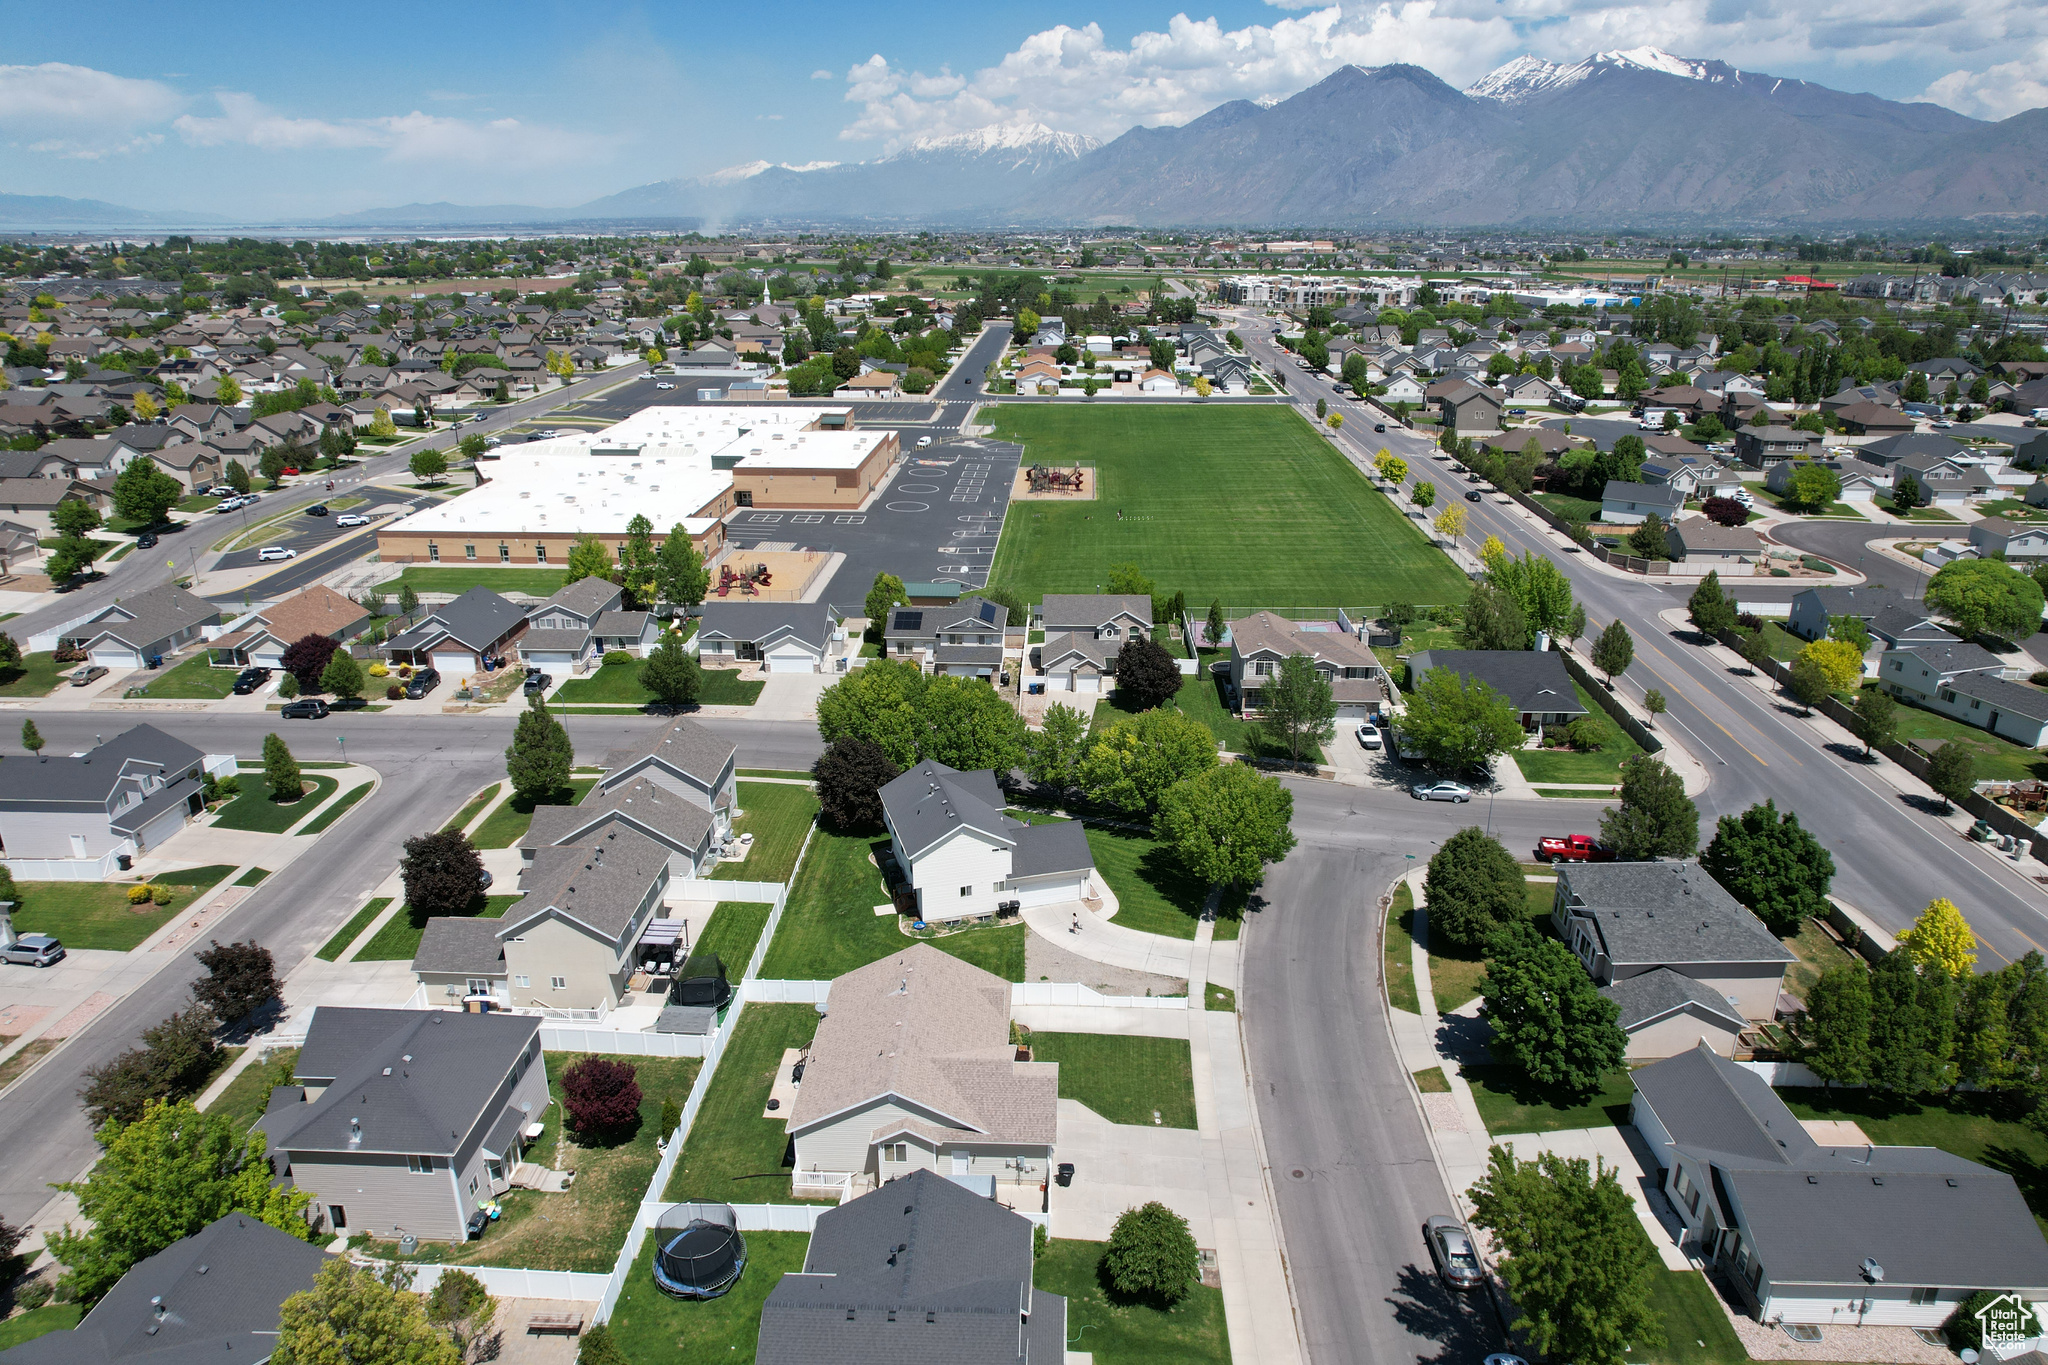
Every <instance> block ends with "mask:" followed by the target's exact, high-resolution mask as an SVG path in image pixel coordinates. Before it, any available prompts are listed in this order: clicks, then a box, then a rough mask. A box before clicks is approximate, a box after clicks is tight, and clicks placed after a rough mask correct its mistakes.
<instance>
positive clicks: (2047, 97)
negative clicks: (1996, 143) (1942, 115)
mask: <svg viewBox="0 0 2048 1365" xmlns="http://www.w3.org/2000/svg"><path fill="white" fill-rule="evenodd" d="M2044 69H2048V41H2043V42H2039V43H2036V44H2035V45H2034V50H2033V52H2032V53H2031V54H2029V55H2028V56H2027V57H2026V58H2025V59H2024V60H2021V61H2017V62H2001V63H1999V64H1998V65H1997V66H1992V67H1986V68H1985V69H1984V70H1982V71H1952V72H1950V73H1949V74H1948V75H1946V76H1943V77H1942V78H1941V79H1940V80H1937V81H1935V82H1934V83H1933V84H1931V85H1929V86H1928V87H1927V94H1926V95H1925V96H1924V97H1923V98H1926V99H1930V100H1932V101H1934V102H1935V103H1936V104H1945V105H1947V106H1948V107H1949V108H1951V109H1953V110H1955V111H1956V112H1957V113H1961V114H1969V115H1971V116H1973V117H1975V118H1988V119H2003V118H2011V117H2012V116H2013V115H2014V114H2018V113H2022V112H2024V111H2026V110H2028V109H2038V108H2040V107H2041V106H2042V105H2044V104H2048V78H2044V77H2043V75H2042V72H2043V70H2044Z"/></svg>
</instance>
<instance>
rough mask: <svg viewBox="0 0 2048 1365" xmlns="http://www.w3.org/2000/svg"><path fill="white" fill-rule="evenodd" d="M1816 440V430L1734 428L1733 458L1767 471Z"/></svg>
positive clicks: (1803, 452)
mask: <svg viewBox="0 0 2048 1365" xmlns="http://www.w3.org/2000/svg"><path fill="white" fill-rule="evenodd" d="M1820 442H1821V438H1820V435H1819V433H1817V432H1812V431H1796V430H1794V429H1793V428H1791V427H1738V428H1736V431H1735V458H1736V459H1737V460H1739V461H1741V462H1742V463H1743V464H1745V465H1747V466H1748V467H1749V468H1751V469H1761V470H1768V469H1770V467H1771V466H1772V465H1775V464H1780V463H1782V462H1784V461H1786V460H1797V459H1802V458H1804V457H1805V456H1806V455H1807V454H1808V453H1809V452H1810V451H1812V450H1813V449H1814V448H1816V447H1817V446H1819V445H1820ZM1603 519H1604V518H1603Z"/></svg>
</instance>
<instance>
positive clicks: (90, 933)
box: [14, 867, 234, 953]
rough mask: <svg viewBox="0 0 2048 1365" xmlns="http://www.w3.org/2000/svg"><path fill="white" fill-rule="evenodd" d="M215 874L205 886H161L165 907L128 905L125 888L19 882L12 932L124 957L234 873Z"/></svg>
mask: <svg viewBox="0 0 2048 1365" xmlns="http://www.w3.org/2000/svg"><path fill="white" fill-rule="evenodd" d="M233 871H234V869H233V868H232V867H222V868H219V869H217V875H216V876H214V877H213V878H212V880H209V881H207V882H206V883H204V884H203V885H200V884H193V885H173V884H172V883H170V882H165V883H164V885H165V886H166V887H167V888H168V889H169V890H170V892H171V899H170V903H169V904H168V905H153V904H150V903H149V902H147V901H145V902H144V903H143V904H141V905H130V904H129V903H128V888H129V886H130V885H132V883H128V882H18V883H16V884H15V890H16V892H17V894H19V895H20V897H21V905H20V907H19V908H18V909H16V910H15V912H14V927H15V929H16V930H17V931H19V932H20V933H24V934H52V935H54V936H56V937H57V938H60V939H62V940H63V941H64V946H65V947H67V948H101V949H105V950H107V951H110V952H116V953H125V952H127V951H128V950H129V949H131V948H134V947H135V946H136V945H137V944H139V943H141V942H142V941H143V940H144V939H146V938H148V937H149V936H150V935H151V934H153V933H155V932H156V931H157V930H159V929H161V928H163V926H164V925H165V924H167V923H169V922H170V921H171V920H172V919H174V918H176V917H177V914H178V912H179V911H181V910H183V909H184V908H185V907H186V906H188V905H190V904H191V903H192V900H193V897H195V896H197V895H198V894H199V893H200V892H201V891H203V890H205V889H206V887H209V886H212V885H213V884H214V882H216V881H218V880H220V878H222V877H225V876H227V875H228V873H230V872H233Z"/></svg>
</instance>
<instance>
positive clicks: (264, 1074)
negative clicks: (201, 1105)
mask: <svg viewBox="0 0 2048 1365" xmlns="http://www.w3.org/2000/svg"><path fill="white" fill-rule="evenodd" d="M298 1059H299V1050H298V1049H297V1048H295V1047H288V1048H279V1049H278V1050H277V1051H275V1052H272V1053H271V1054H270V1056H269V1057H267V1058H264V1059H260V1060H258V1061H254V1062H251V1063H249V1065H247V1066H245V1067H243V1068H242V1074H241V1075H239V1076H237V1077H235V1078H234V1079H233V1080H231V1081H229V1082H228V1086H227V1089H225V1090H223V1091H221V1092H220V1094H218V1095H216V1096H214V1098H213V1103H211V1104H209V1105H207V1106H206V1112H207V1113H209V1114H225V1115H227V1116H228V1117H229V1118H231V1119H233V1120H234V1121H235V1131H236V1132H238V1133H246V1132H248V1131H249V1130H250V1129H251V1128H253V1127H255V1126H256V1121H257V1120H258V1119H260V1118H262V1117H263V1111H264V1110H265V1109H268V1108H269V1107H270V1092H271V1089H272V1088H273V1087H275V1086H280V1085H290V1084H291V1083H292V1068H293V1066H294V1065H295V1064H296V1063H297V1062H298Z"/></svg>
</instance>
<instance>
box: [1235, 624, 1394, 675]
mask: <svg viewBox="0 0 2048 1365" xmlns="http://www.w3.org/2000/svg"><path fill="white" fill-rule="evenodd" d="M1230 640H1231V647H1232V648H1233V649H1235V650H1236V651H1237V652H1238V653H1239V654H1240V655H1242V656H1245V657H1250V656H1251V655H1254V654H1272V655H1274V656H1276V657H1278V658H1282V659H1285V658H1287V657H1289V656H1290V655H1295V654H1305V655H1307V656H1308V657H1309V658H1311V659H1313V660H1315V661H1316V662H1317V663H1324V664H1334V665H1336V666H1338V667H1341V668H1374V669H1376V668H1378V667H1379V656H1377V655H1376V654H1374V653H1373V652H1372V651H1371V650H1370V649H1368V648H1366V646H1365V645H1364V644H1363V643H1361V642H1360V641H1359V639H1358V637H1357V636H1355V635H1351V634H1348V633H1346V632H1344V631H1341V630H1302V629H1300V628H1299V625H1298V623H1297V622H1294V621H1291V620H1289V619H1288V618H1286V617H1285V616H1277V615H1275V614H1274V613H1272V612H1270V611H1255V612H1253V613H1252V614H1251V615H1250V616H1246V617H1243V618H1241V619H1239V620H1236V621H1232V622H1231V623H1230Z"/></svg>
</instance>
